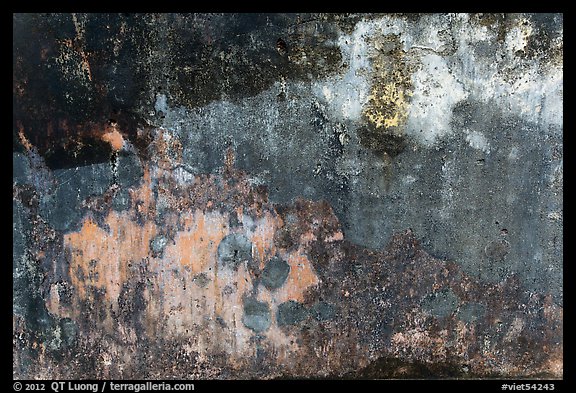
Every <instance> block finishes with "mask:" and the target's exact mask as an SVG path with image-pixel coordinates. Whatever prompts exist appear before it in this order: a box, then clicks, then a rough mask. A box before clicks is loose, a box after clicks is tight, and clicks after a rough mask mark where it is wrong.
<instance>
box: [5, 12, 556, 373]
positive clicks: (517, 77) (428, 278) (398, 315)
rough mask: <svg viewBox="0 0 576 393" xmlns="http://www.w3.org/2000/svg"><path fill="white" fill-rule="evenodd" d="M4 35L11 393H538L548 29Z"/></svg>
mask: <svg viewBox="0 0 576 393" xmlns="http://www.w3.org/2000/svg"><path fill="white" fill-rule="evenodd" d="M13 33H14V35H13V144H12V146H13V148H12V150H13V319H12V320H13V375H14V378H46V379H78V378H94V379H102V378H104V379H144V378H148V379H151V378H160V379H162V378H181V379H198V378H206V379H208V378H210V379H212V378H217V379H237V378H241V379H243V378H256V379H270V378H494V377H529V378H554V379H555V378H562V376H563V355H562V350H563V331H562V325H563V286H562V279H563V265H562V262H563V244H562V233H563V139H562V136H563V16H562V14H353V13H351V14H63V13H62V14H13Z"/></svg>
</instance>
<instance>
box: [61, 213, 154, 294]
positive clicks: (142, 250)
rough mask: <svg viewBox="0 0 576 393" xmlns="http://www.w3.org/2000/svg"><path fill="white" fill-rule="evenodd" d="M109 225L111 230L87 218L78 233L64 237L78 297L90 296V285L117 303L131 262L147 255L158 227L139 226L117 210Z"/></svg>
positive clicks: (110, 217) (71, 278) (111, 214)
mask: <svg viewBox="0 0 576 393" xmlns="http://www.w3.org/2000/svg"><path fill="white" fill-rule="evenodd" d="M106 224H107V225H108V226H109V228H110V230H109V231H106V230H104V229H102V228H100V227H99V226H98V225H97V224H96V223H95V222H94V221H92V220H91V219H90V218H88V219H86V220H85V221H84V224H83V225H82V228H81V229H80V231H79V232H73V233H70V234H68V235H65V236H64V244H65V246H67V247H68V248H69V249H70V251H71V254H72V262H71V263H70V280H71V283H72V285H73V286H74V287H75V288H76V290H77V292H78V296H79V297H80V298H81V299H87V298H88V297H89V296H90V289H91V288H97V289H102V290H104V292H105V296H106V299H107V300H109V301H110V302H111V303H113V304H114V303H115V302H116V301H117V299H118V296H119V294H120V291H121V289H122V284H123V283H125V282H126V280H127V279H128V277H127V266H128V264H129V263H130V261H137V260H140V259H142V258H144V257H146V256H147V254H148V248H149V244H150V240H151V239H152V238H153V237H154V235H155V234H156V230H157V229H156V226H155V225H154V224H153V223H152V222H147V223H146V224H145V225H144V226H140V225H138V224H137V223H135V222H133V221H131V220H130V219H129V218H128V217H127V216H126V214H118V213H116V212H112V213H110V214H109V215H108V217H107V219H106Z"/></svg>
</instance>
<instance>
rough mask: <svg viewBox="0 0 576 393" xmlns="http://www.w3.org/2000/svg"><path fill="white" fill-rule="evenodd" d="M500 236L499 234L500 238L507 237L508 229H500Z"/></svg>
mask: <svg viewBox="0 0 576 393" xmlns="http://www.w3.org/2000/svg"><path fill="white" fill-rule="evenodd" d="M500 234H501V235H502V236H506V235H508V229H506V228H502V229H501V230H500Z"/></svg>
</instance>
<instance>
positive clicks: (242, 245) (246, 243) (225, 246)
mask: <svg viewBox="0 0 576 393" xmlns="http://www.w3.org/2000/svg"><path fill="white" fill-rule="evenodd" d="M251 260H252V242H250V240H249V239H248V238H247V237H246V236H244V235H242V234H239V233H233V234H231V235H228V236H226V237H225V238H224V239H222V241H221V242H220V244H219V245H218V261H219V262H220V263H221V264H222V265H224V266H226V267H231V268H232V269H234V270H236V269H238V265H239V264H240V263H242V262H245V261H247V262H250V261H251Z"/></svg>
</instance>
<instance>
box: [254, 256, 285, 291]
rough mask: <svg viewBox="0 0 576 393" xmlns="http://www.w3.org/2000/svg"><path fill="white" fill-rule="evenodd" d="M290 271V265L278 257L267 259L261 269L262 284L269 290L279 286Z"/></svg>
mask: <svg viewBox="0 0 576 393" xmlns="http://www.w3.org/2000/svg"><path fill="white" fill-rule="evenodd" d="M289 273H290V265H289V264H288V263H287V262H286V261H284V260H283V259H281V258H279V257H273V258H272V259H270V260H269V261H268V263H267V264H266V267H264V270H263V271H262V275H261V279H262V284H263V285H264V286H265V287H266V288H267V289H269V290H274V289H278V288H280V287H281V286H282V285H283V284H284V282H285V281H286V279H287V278H288V274H289Z"/></svg>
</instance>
